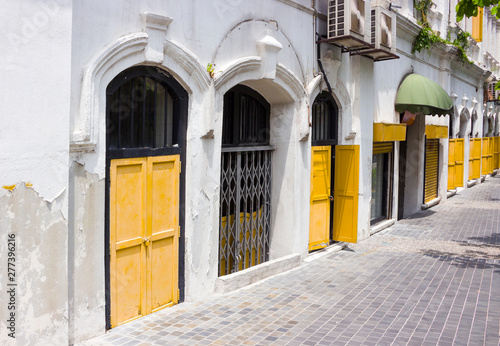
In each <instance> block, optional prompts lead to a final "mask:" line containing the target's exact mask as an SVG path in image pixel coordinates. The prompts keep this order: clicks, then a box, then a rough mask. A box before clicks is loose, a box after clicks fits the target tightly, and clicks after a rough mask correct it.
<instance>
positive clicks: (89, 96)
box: [71, 32, 148, 151]
mask: <svg viewBox="0 0 500 346" xmlns="http://www.w3.org/2000/svg"><path fill="white" fill-rule="evenodd" d="M147 43H148V36H147V34H145V33H142V32H141V33H135V34H131V35H127V36H123V37H121V38H119V39H118V40H116V42H113V43H111V44H110V45H108V46H106V47H105V48H104V49H103V50H101V51H100V52H98V53H97V54H96V55H94V56H93V57H92V58H91V59H90V60H89V62H88V63H87V64H86V65H85V66H84V68H83V75H82V82H81V90H80V107H79V112H78V114H76V116H75V118H74V119H73V127H72V131H71V150H73V151H93V150H95V147H96V145H97V131H98V129H97V128H96V124H97V114H98V112H99V103H98V98H99V96H100V95H97V93H98V91H99V86H98V85H96V83H99V82H100V79H101V77H102V74H103V73H104V72H105V71H106V70H107V69H109V68H110V67H111V66H112V65H113V64H114V63H115V62H116V61H117V60H120V59H124V58H126V57H128V56H130V55H132V54H135V53H137V52H142V51H143V50H144V48H145V47H146V45H147Z"/></svg>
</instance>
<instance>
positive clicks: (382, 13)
mask: <svg viewBox="0 0 500 346" xmlns="http://www.w3.org/2000/svg"><path fill="white" fill-rule="evenodd" d="M370 43H371V44H372V48H370V49H364V50H362V51H359V52H357V53H356V54H361V55H364V56H368V57H370V58H372V59H374V60H375V61H382V60H389V59H398V58H399V57H398V56H397V55H396V14H395V13H394V12H391V11H389V10H387V9H385V8H384V7H382V6H373V7H372V8H371V36H370Z"/></svg>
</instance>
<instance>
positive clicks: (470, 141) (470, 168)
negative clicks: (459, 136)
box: [468, 138, 474, 180]
mask: <svg viewBox="0 0 500 346" xmlns="http://www.w3.org/2000/svg"><path fill="white" fill-rule="evenodd" d="M473 155H474V139H473V138H471V139H470V140H469V177H468V178H469V180H472V177H473V176H474V170H473V168H472V166H473V163H474V158H473Z"/></svg>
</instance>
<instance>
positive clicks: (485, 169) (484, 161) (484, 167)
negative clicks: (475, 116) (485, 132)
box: [481, 137, 490, 175]
mask: <svg viewBox="0 0 500 346" xmlns="http://www.w3.org/2000/svg"><path fill="white" fill-rule="evenodd" d="M482 143H483V147H482V150H481V174H483V175H484V174H488V173H489V171H490V168H489V166H488V163H489V161H488V154H489V152H490V148H489V144H490V141H489V140H488V138H487V137H485V138H483V139H482Z"/></svg>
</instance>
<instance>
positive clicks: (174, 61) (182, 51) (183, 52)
mask: <svg viewBox="0 0 500 346" xmlns="http://www.w3.org/2000/svg"><path fill="white" fill-rule="evenodd" d="M163 64H164V65H165V66H166V67H167V68H168V69H169V70H172V69H171V68H170V67H171V66H172V65H179V67H181V70H182V71H184V72H186V73H187V76H189V77H190V78H192V79H193V81H194V82H195V83H196V86H197V88H198V89H199V91H201V92H204V91H206V90H207V89H208V87H209V86H210V83H211V80H210V77H209V75H208V72H207V70H206V68H204V67H203V66H202V64H201V62H200V61H199V60H198V59H197V58H196V56H195V55H194V54H193V53H192V52H190V51H189V50H188V49H187V48H186V47H182V46H181V45H179V44H178V43H176V42H173V41H168V40H166V41H165V60H164V61H163ZM174 74H175V72H174ZM187 76H181V75H179V79H180V81H179V82H181V80H187V79H188V78H187ZM188 84H192V83H188ZM183 86H184V88H185V89H186V90H187V91H188V92H192V90H191V89H192V87H190V86H189V85H187V84H186V85H183Z"/></svg>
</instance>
